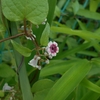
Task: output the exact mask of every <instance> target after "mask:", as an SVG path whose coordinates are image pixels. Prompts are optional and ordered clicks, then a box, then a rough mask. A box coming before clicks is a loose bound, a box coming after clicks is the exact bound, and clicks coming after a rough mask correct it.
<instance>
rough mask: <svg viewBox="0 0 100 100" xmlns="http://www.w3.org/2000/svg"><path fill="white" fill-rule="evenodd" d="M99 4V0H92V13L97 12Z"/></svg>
mask: <svg viewBox="0 0 100 100" xmlns="http://www.w3.org/2000/svg"><path fill="white" fill-rule="evenodd" d="M98 4H99V2H98V0H90V11H93V12H96V10H97V8H98Z"/></svg>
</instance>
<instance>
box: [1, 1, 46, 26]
mask: <svg viewBox="0 0 100 100" xmlns="http://www.w3.org/2000/svg"><path fill="white" fill-rule="evenodd" d="M2 10H3V14H4V15H5V17H6V18H7V19H9V20H10V21H21V20H23V19H27V20H29V21H31V22H32V23H33V24H36V25H37V24H41V23H42V22H43V21H44V20H45V18H46V17H47V13H48V1H47V0H2Z"/></svg>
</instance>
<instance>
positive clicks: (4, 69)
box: [0, 63, 15, 78]
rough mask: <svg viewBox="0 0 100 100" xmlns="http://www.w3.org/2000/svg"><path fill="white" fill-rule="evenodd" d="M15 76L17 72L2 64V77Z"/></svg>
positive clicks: (0, 71)
mask: <svg viewBox="0 0 100 100" xmlns="http://www.w3.org/2000/svg"><path fill="white" fill-rule="evenodd" d="M13 76H15V72H14V71H13V70H12V69H11V68H10V67H9V66H8V65H6V64H4V63H2V64H0V77H3V78H6V77H13Z"/></svg>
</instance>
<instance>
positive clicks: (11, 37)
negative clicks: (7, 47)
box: [0, 33, 25, 43]
mask: <svg viewBox="0 0 100 100" xmlns="http://www.w3.org/2000/svg"><path fill="white" fill-rule="evenodd" d="M22 35H25V33H20V34H17V35H14V36H10V37H8V38H4V39H2V40H0V43H1V42H4V41H7V40H10V39H14V38H17V37H19V36H22Z"/></svg>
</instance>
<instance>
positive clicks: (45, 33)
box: [40, 23, 50, 46]
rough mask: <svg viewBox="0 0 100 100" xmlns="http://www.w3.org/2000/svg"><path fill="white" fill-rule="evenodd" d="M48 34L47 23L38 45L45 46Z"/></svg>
mask: <svg viewBox="0 0 100 100" xmlns="http://www.w3.org/2000/svg"><path fill="white" fill-rule="evenodd" d="M49 34H50V25H49V23H47V24H46V27H45V29H44V31H43V33H42V36H41V39H40V43H41V45H42V46H47V44H48V42H49Z"/></svg>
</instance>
